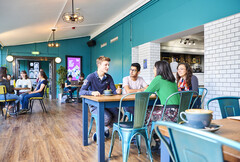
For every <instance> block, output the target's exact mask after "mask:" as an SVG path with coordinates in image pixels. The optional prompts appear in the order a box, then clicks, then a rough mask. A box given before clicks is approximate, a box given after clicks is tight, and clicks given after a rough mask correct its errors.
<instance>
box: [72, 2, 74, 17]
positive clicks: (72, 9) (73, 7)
mask: <svg viewBox="0 0 240 162" xmlns="http://www.w3.org/2000/svg"><path fill="white" fill-rule="evenodd" d="M72 14H74V4H73V0H72Z"/></svg>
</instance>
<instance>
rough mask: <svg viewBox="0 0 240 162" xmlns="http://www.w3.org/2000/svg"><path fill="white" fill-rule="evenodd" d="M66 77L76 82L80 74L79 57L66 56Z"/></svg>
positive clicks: (80, 60) (80, 58)
mask: <svg viewBox="0 0 240 162" xmlns="http://www.w3.org/2000/svg"><path fill="white" fill-rule="evenodd" d="M66 60H67V62H66V63H67V76H69V75H72V80H78V79H79V77H80V74H81V72H82V57H81V56H66Z"/></svg>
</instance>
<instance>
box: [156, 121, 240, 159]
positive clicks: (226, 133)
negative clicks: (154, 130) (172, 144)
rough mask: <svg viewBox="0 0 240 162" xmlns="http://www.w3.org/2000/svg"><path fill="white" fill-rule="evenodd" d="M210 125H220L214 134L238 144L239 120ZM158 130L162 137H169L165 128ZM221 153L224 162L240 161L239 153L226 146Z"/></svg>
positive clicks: (239, 139) (239, 134)
mask: <svg viewBox="0 0 240 162" xmlns="http://www.w3.org/2000/svg"><path fill="white" fill-rule="evenodd" d="M212 123H214V124H218V125H222V127H221V128H220V129H219V130H218V131H216V132H214V134H217V135H219V136H222V137H225V138H228V139H231V140H234V141H238V142H240V127H239V124H240V121H239V120H233V119H220V120H213V121H212ZM158 128H159V130H160V131H161V133H162V134H163V135H164V136H167V137H169V134H168V130H167V128H166V127H165V126H159V127H158ZM223 152H224V159H225V160H228V161H238V160H240V151H237V150H235V149H233V148H230V147H227V146H223Z"/></svg>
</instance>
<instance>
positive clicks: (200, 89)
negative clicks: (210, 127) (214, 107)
mask: <svg viewBox="0 0 240 162" xmlns="http://www.w3.org/2000/svg"><path fill="white" fill-rule="evenodd" d="M198 91H199V92H198V93H199V95H201V96H202V97H201V104H200V105H199V108H202V105H203V104H204V99H205V97H206V95H207V93H208V90H207V88H199V89H198Z"/></svg>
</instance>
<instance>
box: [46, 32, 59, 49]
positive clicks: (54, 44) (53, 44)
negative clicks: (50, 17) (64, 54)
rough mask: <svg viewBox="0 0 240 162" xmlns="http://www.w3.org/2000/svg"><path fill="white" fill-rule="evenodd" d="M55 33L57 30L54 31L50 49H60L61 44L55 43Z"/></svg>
mask: <svg viewBox="0 0 240 162" xmlns="http://www.w3.org/2000/svg"><path fill="white" fill-rule="evenodd" d="M55 31H56V29H52V36H53V40H52V42H49V43H48V47H59V46H60V44H59V43H57V42H55ZM50 38H51V37H50Z"/></svg>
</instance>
